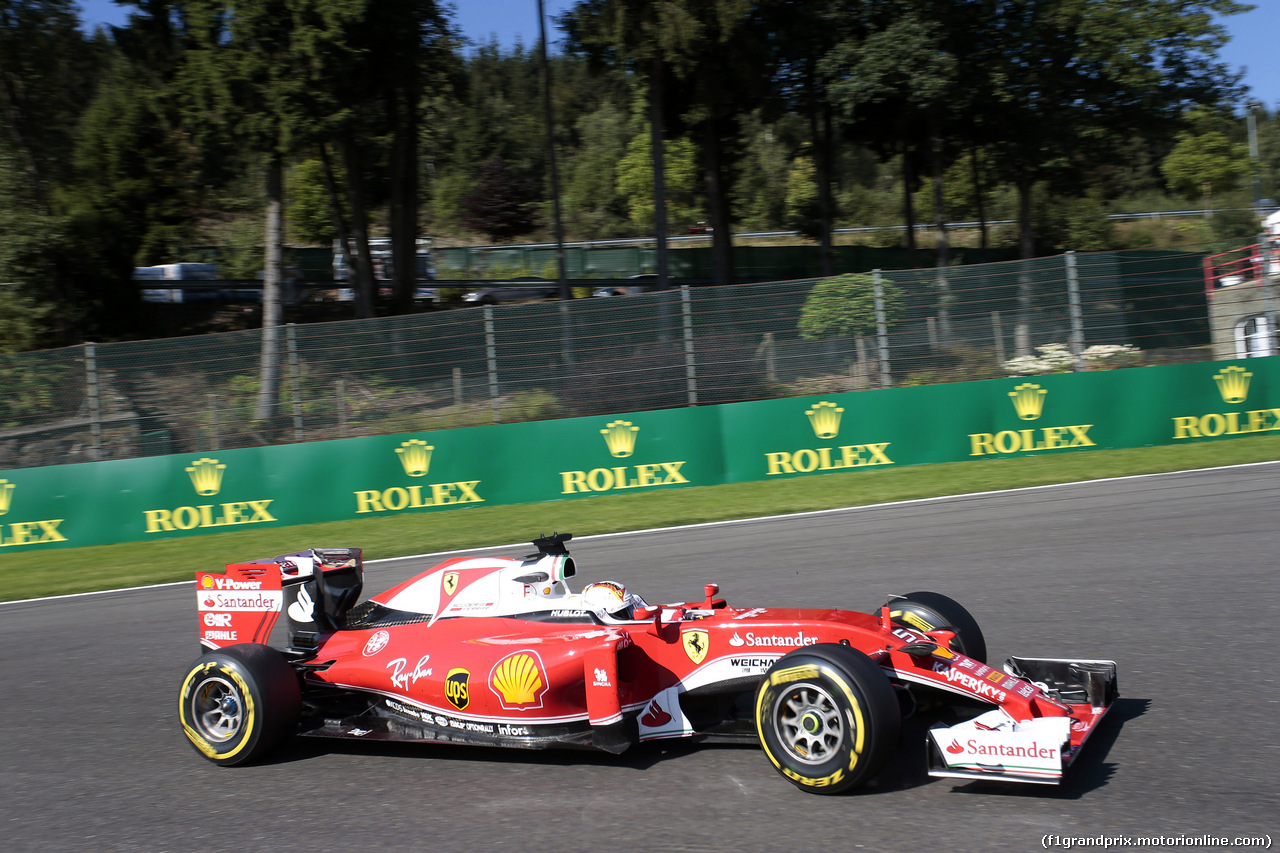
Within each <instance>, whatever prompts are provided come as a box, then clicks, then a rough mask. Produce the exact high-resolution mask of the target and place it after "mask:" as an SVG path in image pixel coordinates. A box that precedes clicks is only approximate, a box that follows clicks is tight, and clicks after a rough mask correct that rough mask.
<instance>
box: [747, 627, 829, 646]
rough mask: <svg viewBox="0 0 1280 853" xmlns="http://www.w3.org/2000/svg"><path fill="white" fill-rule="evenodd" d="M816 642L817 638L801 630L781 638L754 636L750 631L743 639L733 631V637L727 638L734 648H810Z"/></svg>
mask: <svg viewBox="0 0 1280 853" xmlns="http://www.w3.org/2000/svg"><path fill="white" fill-rule="evenodd" d="M816 642H818V638H817V637H810V636H809V635H808V634H806V633H805V632H804V631H803V630H802V631H798V632H796V633H795V634H790V635H784V636H781V637H778V636H772V635H765V634H756V633H753V632H751V631H747V632H746V638H745V639H743V638H742V637H741V636H739V634H738V632H737V631H734V633H733V636H732V637H730V638H729V645H731V646H734V647H738V646H773V647H777V646H783V647H787V646H812V645H813V644H814V643H816Z"/></svg>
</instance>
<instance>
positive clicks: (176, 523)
mask: <svg viewBox="0 0 1280 853" xmlns="http://www.w3.org/2000/svg"><path fill="white" fill-rule="evenodd" d="M184 470H186V472H187V476H188V477H189V478H190V479H191V487H192V488H193V489H194V490H195V493H196V494H197V495H198V496H200V497H212V496H213V495H216V494H218V493H220V492H221V491H222V479H223V474H224V473H225V472H226V470H227V466H226V465H225V464H224V463H222V462H219V461H218V460H217V459H210V458H208V457H204V458H201V459H196V460H194V461H193V462H192V463H191V464H190V465H189V466H187V467H186V469H184ZM272 500H273V499H271V498H267V499H265V500H256V501H253V500H251V501H227V502H224V503H218V504H194V505H191V506H179V507H174V508H172V509H144V510H143V511H142V516H143V518H144V519H145V521H146V531H147V533H172V532H174V531H178V530H200V529H206V528H217V527H239V526H240V525H244V524H264V523H266V522H269V521H275V520H276V518H275V516H273V515H272V514H271V512H270V510H269V509H268V507H270V506H271V503H272Z"/></svg>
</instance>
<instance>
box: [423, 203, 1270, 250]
mask: <svg viewBox="0 0 1280 853" xmlns="http://www.w3.org/2000/svg"><path fill="white" fill-rule="evenodd" d="M1253 210H1254V208H1251V207H1240V208H1221V209H1217V210H1211V209H1208V208H1200V209H1198V210H1154V211H1150V212H1147V213H1109V214H1107V216H1106V218H1107V219H1108V220H1110V221H1112V222H1129V221H1134V220H1140V219H1155V220H1159V219H1165V218H1179V217H1182V218H1185V217H1206V216H1212V215H1214V214H1218V213H1238V212H1241V211H1247V212H1252V211H1253ZM984 224H985V225H988V226H992V225H1016V224H1017V220H1016V219H988V220H986V222H985V223H984V222H982V221H980V220H976V219H974V220H965V221H959V222H948V223H946V227H947V228H948V229H949V230H950V229H956V230H959V229H962V228H980V227H982V226H983V225H984ZM914 228H915V230H917V231H922V232H928V231H932V230H934V229H935V228H937V225H935V224H934V223H931V222H917V223H916V224H915V226H914ZM906 230H907V226H906V225H859V226H851V227H847V228H833V229H832V230H831V233H833V234H871V233H874V232H877V231H906ZM732 236H733V239H734V240H753V239H768V238H777V237H800V236H802V235H801V233H800V232H799V231H739V232H734V234H733V235H732ZM657 239H658V238H657V237H656V236H653V237H620V238H616V239H609V240H576V241H570V242H567V243H565V244H564V245H565V247H566V248H584V249H590V248H603V247H606V246H641V245H645V244H648V243H653V242H655V241H656V240H657ZM710 239H712V235H711V234H710V233H709V232H708V233H706V234H679V235H668V236H667V242H668V243H693V242H705V241H708V240H710ZM555 247H556V244H555V243H518V244H511V243H507V244H502V245H493V246H467V247H457V248H468V249H471V250H473V251H483V250H487V249H554V248H555ZM436 248H437V249H447V248H453V247H448V246H437V247H436Z"/></svg>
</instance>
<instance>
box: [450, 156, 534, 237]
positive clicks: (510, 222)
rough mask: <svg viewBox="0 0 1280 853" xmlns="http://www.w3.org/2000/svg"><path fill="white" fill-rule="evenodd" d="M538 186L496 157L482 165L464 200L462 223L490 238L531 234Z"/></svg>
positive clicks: (462, 202) (462, 201)
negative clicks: (471, 188)
mask: <svg viewBox="0 0 1280 853" xmlns="http://www.w3.org/2000/svg"><path fill="white" fill-rule="evenodd" d="M539 198H540V194H539V192H538V186H537V184H535V183H534V182H533V181H532V180H530V179H528V178H526V177H523V176H522V175H520V174H519V173H518V172H517V171H516V170H515V169H513V168H511V167H510V166H508V165H507V163H506V162H505V161H504V160H503V159H502V158H501V157H494V158H493V159H491V160H489V161H488V162H487V163H485V164H484V165H483V166H482V167H481V168H480V175H479V180H478V181H477V182H476V185H475V188H474V189H473V190H472V191H471V192H470V193H468V194H467V195H465V196H463V198H462V200H461V204H462V210H463V219H462V223H463V224H464V225H466V226H467V227H468V228H471V229H473V230H476V231H479V232H480V233H482V234H484V235H485V236H487V237H488V238H489V239H491V240H495V241H503V240H510V239H512V238H513V237H519V236H521V235H522V234H528V233H529V232H530V231H532V230H533V229H534V228H535V227H536V226H537V221H538V220H537V202H538V200H539Z"/></svg>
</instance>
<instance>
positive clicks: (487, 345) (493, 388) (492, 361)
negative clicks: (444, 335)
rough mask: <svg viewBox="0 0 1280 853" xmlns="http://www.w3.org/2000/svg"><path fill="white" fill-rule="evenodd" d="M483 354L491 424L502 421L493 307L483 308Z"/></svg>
mask: <svg viewBox="0 0 1280 853" xmlns="http://www.w3.org/2000/svg"><path fill="white" fill-rule="evenodd" d="M483 310H484V354H485V359H486V360H487V361H488V363H489V403H490V405H492V406H493V422H494V423H495V424H496V423H500V422H501V421H502V410H501V407H500V406H499V405H498V344H497V341H496V340H494V334H493V306H492V305H486V306H484V309H483Z"/></svg>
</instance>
